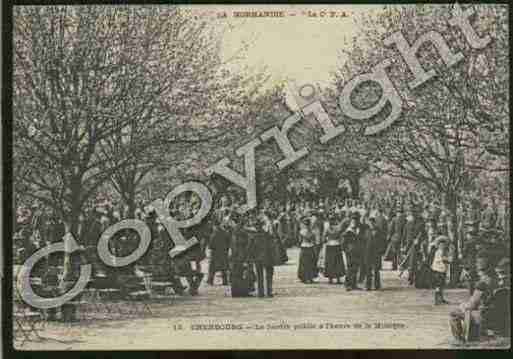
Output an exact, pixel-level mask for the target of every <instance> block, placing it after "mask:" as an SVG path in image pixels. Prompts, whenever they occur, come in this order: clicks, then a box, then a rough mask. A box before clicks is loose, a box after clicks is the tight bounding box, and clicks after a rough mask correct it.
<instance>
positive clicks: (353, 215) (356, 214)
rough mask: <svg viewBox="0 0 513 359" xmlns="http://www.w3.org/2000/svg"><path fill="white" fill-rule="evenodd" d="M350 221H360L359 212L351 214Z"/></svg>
mask: <svg viewBox="0 0 513 359" xmlns="http://www.w3.org/2000/svg"><path fill="white" fill-rule="evenodd" d="M351 219H360V212H353V213H351Z"/></svg>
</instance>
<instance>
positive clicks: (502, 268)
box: [495, 257, 511, 274]
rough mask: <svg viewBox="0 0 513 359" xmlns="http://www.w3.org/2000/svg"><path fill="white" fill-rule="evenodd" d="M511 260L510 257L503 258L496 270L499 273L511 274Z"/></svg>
mask: <svg viewBox="0 0 513 359" xmlns="http://www.w3.org/2000/svg"><path fill="white" fill-rule="evenodd" d="M510 268H511V267H510V259H509V258H508V257H504V258H502V259H501V260H500V261H499V263H497V265H496V266H495V270H496V271H497V272H498V273H502V274H510V272H511V271H510Z"/></svg>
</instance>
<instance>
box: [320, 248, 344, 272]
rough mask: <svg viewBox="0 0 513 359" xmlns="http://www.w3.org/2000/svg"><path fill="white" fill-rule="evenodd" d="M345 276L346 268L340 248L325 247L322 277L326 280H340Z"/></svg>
mask: <svg viewBox="0 0 513 359" xmlns="http://www.w3.org/2000/svg"><path fill="white" fill-rule="evenodd" d="M345 274H346V266H345V263H344V256H343V255H342V248H341V247H340V246H326V265H325V269H324V276H325V277H327V278H340V277H343V276H344V275H345Z"/></svg>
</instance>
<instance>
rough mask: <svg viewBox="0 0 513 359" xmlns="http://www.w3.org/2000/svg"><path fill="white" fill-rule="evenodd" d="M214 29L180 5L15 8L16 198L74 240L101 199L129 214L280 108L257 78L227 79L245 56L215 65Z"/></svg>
mask: <svg viewBox="0 0 513 359" xmlns="http://www.w3.org/2000/svg"><path fill="white" fill-rule="evenodd" d="M222 31H229V28H228V27H223V28H219V27H218V28H213V27H212V26H211V25H210V24H208V23H207V22H205V21H202V20H198V19H194V18H192V17H191V16H190V15H189V14H187V13H185V12H183V11H182V10H180V8H179V7H155V6H138V7H128V6H112V7H110V6H81V7H65V6H49V7H16V8H15V9H14V31H13V36H14V78H13V85H14V86H13V87H14V89H13V91H14V94H13V95H14V96H13V117H14V118H13V130H14V134H13V140H14V141H13V142H14V149H13V156H14V158H13V167H14V168H13V170H14V171H13V172H14V177H15V178H14V181H13V182H14V184H15V187H16V188H14V193H15V194H16V198H17V199H18V200H20V199H21V200H25V199H27V198H28V199H29V200H37V201H39V202H41V203H42V204H43V205H44V206H45V207H47V208H50V209H52V210H53V212H54V213H55V214H56V215H57V216H58V217H59V218H60V219H61V220H62V221H63V223H64V225H65V228H66V232H67V233H71V234H72V235H73V236H74V237H75V238H76V234H77V230H78V223H79V216H80V215H81V214H83V213H84V211H85V209H86V208H87V207H88V206H89V205H91V202H94V201H95V198H96V196H97V194H98V193H99V192H100V191H103V190H105V189H106V188H107V191H108V192H109V191H110V192H111V193H112V192H115V193H116V194H117V195H118V196H119V198H120V199H121V200H122V202H123V203H124V204H125V205H127V206H128V208H129V213H130V216H134V211H135V202H136V197H137V194H138V192H139V191H140V190H141V189H143V188H144V184H146V185H148V183H153V184H154V185H157V186H158V187H159V186H160V187H161V188H164V191H168V190H170V189H171V188H170V187H169V186H167V185H165V184H164V185H163V182H164V183H165V182H169V178H166V177H162V176H163V175H164V176H165V175H168V174H169V173H170V171H171V170H173V169H175V170H176V168H180V165H182V166H183V164H186V165H190V164H191V163H190V161H189V160H190V158H201V159H202V160H207V159H209V158H213V157H215V156H218V155H222V152H223V151H226V150H227V149H226V145H227V143H228V142H229V141H230V140H231V139H234V138H238V137H239V136H240V134H241V132H245V131H246V130H247V129H248V128H251V126H255V121H257V118H256V117H255V114H256V113H258V112H260V111H261V110H262V109H265V108H271V107H272V106H274V103H275V102H279V101H281V100H280V94H281V91H280V89H279V88H271V89H267V90H265V89H264V87H263V86H264V85H265V84H266V81H267V76H266V75H265V73H262V72H259V73H251V72H249V71H245V72H243V71H241V72H240V73H235V72H234V71H230V70H229V66H228V65H231V64H232V62H236V61H238V60H239V59H240V57H241V56H243V54H244V50H245V49H244V48H243V47H241V49H240V50H239V51H238V52H236V53H235V54H233V57H231V58H229V59H223V58H222V57H221V53H220V49H221V40H222ZM243 74H244V75H243ZM182 169H183V168H182ZM188 170H190V169H184V171H181V172H180V171H178V173H175V174H177V175H182V176H183V175H185V174H187V171H188ZM189 173H190V171H189ZM156 192H157V191H156ZM113 194H114V193H113ZM161 194H165V193H161ZM14 205H15V207H16V203H15V204H14Z"/></svg>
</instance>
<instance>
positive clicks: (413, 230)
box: [14, 193, 510, 337]
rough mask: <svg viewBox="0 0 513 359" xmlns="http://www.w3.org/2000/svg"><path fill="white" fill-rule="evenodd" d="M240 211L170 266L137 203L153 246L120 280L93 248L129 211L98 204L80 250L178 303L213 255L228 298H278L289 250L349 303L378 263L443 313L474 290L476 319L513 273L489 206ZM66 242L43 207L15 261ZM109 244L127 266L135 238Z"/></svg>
mask: <svg viewBox="0 0 513 359" xmlns="http://www.w3.org/2000/svg"><path fill="white" fill-rule="evenodd" d="M243 203H244V200H243V199H242V198H237V197H236V196H233V195H232V196H230V195H225V196H221V198H220V200H219V203H218V204H217V206H216V208H215V209H214V210H213V211H211V213H210V214H209V216H208V217H207V218H206V220H204V221H202V222H201V223H200V224H199V225H196V226H194V227H191V228H187V229H185V230H184V234H185V237H186V238H190V237H192V236H194V237H196V238H197V239H198V240H199V245H197V246H194V247H193V249H192V250H191V251H189V252H187V253H186V255H184V256H181V257H179V258H174V259H171V257H170V256H169V254H168V252H169V250H171V249H172V246H173V242H172V241H171V239H170V237H169V235H168V233H167V231H166V230H165V229H164V226H163V225H162V224H161V223H160V222H161V218H159V216H158V215H157V213H156V211H155V210H154V208H152V207H151V206H144V205H143V203H140V204H139V205H138V206H137V209H136V210H135V213H134V215H135V217H136V218H139V219H142V220H144V221H146V223H147V224H148V227H149V228H150V231H151V236H152V241H151V244H150V248H149V249H148V251H147V252H146V254H145V255H144V256H143V257H142V258H140V259H139V260H138V261H137V262H135V263H134V264H132V265H131V266H127V267H124V268H111V267H107V266H105V265H103V264H102V263H101V261H100V260H99V259H98V257H97V254H96V244H97V241H98V239H99V237H100V235H101V233H102V232H103V231H104V230H105V229H106V228H107V227H108V226H109V225H111V224H113V223H115V222H117V221H119V220H121V219H124V218H126V217H128V216H129V215H128V212H129V211H128V209H127V208H126V207H120V206H117V205H115V204H111V203H107V204H102V205H101V206H96V207H93V208H92V209H91V210H90V211H89V213H88V214H87V215H85V216H80V219H79V224H78V226H77V229H76V236H75V237H76V238H77V239H78V242H79V243H80V244H82V245H83V247H84V251H83V253H82V254H81V256H80V257H81V258H82V260H84V258H85V260H87V261H89V262H91V263H93V269H94V273H95V275H104V276H109V277H118V278H123V275H128V274H129V273H138V272H150V273H151V274H152V275H153V276H154V277H156V278H157V277H163V278H166V279H167V280H168V281H171V282H172V287H173V290H174V291H175V292H176V293H177V294H183V293H184V291H185V290H186V289H188V292H189V293H190V294H191V295H196V294H198V288H199V286H200V284H201V282H202V280H203V277H204V274H203V270H202V261H203V260H204V259H205V258H206V257H207V249H208V250H209V251H208V252H209V254H210V260H209V267H208V277H207V280H206V282H207V284H209V285H214V284H215V280H216V274H217V273H220V274H221V278H222V285H229V286H231V294H232V296H234V297H244V296H252V295H256V296H258V297H264V296H268V297H272V296H273V276H274V267H275V266H277V265H282V264H284V263H286V262H287V261H288V256H287V248H290V247H298V248H299V262H298V264H297V277H298V279H299V280H300V281H301V282H302V283H304V284H311V283H315V282H319V281H321V280H322V281H324V280H326V281H327V283H329V284H339V285H343V286H344V287H345V289H346V290H347V291H352V290H359V289H365V290H380V289H381V288H382V286H383V283H382V281H381V274H380V272H381V270H382V263H383V261H390V262H391V267H392V270H398V272H399V275H400V276H404V273H406V272H407V273H408V275H407V280H408V282H409V284H410V285H413V286H415V287H417V288H432V289H433V292H434V304H435V305H441V304H445V303H447V301H446V299H445V297H444V287H445V286H446V285H447V284H448V283H449V282H450V283H451V284H452V285H458V286H459V285H465V286H467V287H468V291H469V296H470V297H471V300H470V304H469V303H467V304H466V306H465V308H467V309H468V310H471V311H472V310H474V311H476V310H477V311H479V310H480V308H481V307H483V308H486V307H487V305H486V303H485V302H486V301H487V298H492V297H493V296H492V295H491V293H493V291H495V290H497V289H500V288H502V287H504V285H506V284H508V285H509V282H508V281H507V280H506V281H505V280H504V275H503V276H502V277H501V278H502V279H501V281H497V278H498V277H497V275H496V274H494V273H495V272H494V271H495V270H497V273H505V269H504V268H506V267H508V269H507V271H506V272H508V273H509V245H510V239H509V222H508V218H507V217H509V212H508V211H507V208H506V212H505V211H502V212H503V213H502V214H501V213H499V210H498V205H497V202H496V201H495V200H494V199H493V198H492V199H489V200H488V201H487V202H486V203H480V202H479V201H477V200H475V199H474V200H472V199H471V200H469V201H466V202H465V201H463V202H462V203H461V205H460V207H459V208H457V210H456V211H455V212H454V211H453V212H451V211H450V210H449V209H448V208H447V206H445V205H444V203H443V201H440V200H438V199H436V198H428V197H427V196H422V195H418V194H416V193H407V194H398V193H396V194H394V193H385V194H381V195H378V194H374V195H371V196H368V197H367V198H364V199H363V198H359V199H354V198H347V197H346V198H344V196H338V197H337V196H335V197H334V198H332V197H326V198H318V199H314V200H309V201H307V200H300V199H297V198H295V197H294V198H293V199H289V200H287V201H285V202H277V201H272V200H271V199H270V198H268V199H266V200H264V201H263V203H262V204H261V205H260V207H259V208H257V209H254V210H251V211H249V212H246V213H244V214H240V213H239V211H238V208H239V207H240V206H242V205H243ZM199 207H200V202H199V199H198V198H195V197H194V196H190V197H184V198H181V200H179V201H176V203H173V205H172V206H171V208H170V215H171V216H173V217H174V218H176V219H184V218H190V217H191V216H193V215H194V213H195V212H196V211H197V210H198V209H199ZM64 232H65V226H64V224H63V223H62V221H60V220H59V218H58V217H57V216H55V215H52V214H51V212H48V211H45V210H44V209H43V208H42V207H41V206H39V205H37V204H34V205H33V206H32V208H30V209H27V208H25V209H20V210H19V211H18V216H17V225H16V234H15V237H14V238H15V241H14V244H15V253H14V254H15V261H18V262H20V263H21V262H23V260H24V259H26V258H28V257H29V256H30V255H31V254H32V253H34V252H35V251H36V250H37V249H38V248H41V247H42V246H44V245H45V243H51V242H56V241H60V240H62V237H63V235H64ZM111 242H112V249H111V250H112V252H113V253H114V254H115V255H116V256H118V257H122V256H126V255H129V254H130V253H132V252H133V251H134V250H135V249H136V247H137V245H138V237H137V235H136V233H135V232H131V231H130V230H123V231H120V232H118V233H117V234H116V236H115V238H114V239H113V240H112V241H111ZM61 261H62V255H61V257H59V255H58V254H56V255H52V256H50V257H49V258H48V259H47V261H46V262H45V263H42V264H41V265H39V266H38V268H36V269H35V271H36V272H37V271H39V272H38V273H35V275H41V276H42V277H45V275H46V274H48V273H55V270H52V268H55V267H59V266H62V262H61ZM448 275H449V277H450V278H448ZM53 277H55V276H53ZM405 277H406V276H405ZM324 278H325V279H324ZM448 279H450V281H449V280H448ZM183 280H185V281H186V284H184V283H183ZM498 283H502V287H500V286H498ZM362 287H364V288H362ZM485 292H486V294H483V293H485ZM508 293H509V292H508ZM476 296H477V297H476ZM462 313H463V314H462ZM464 313H465V310H463V311H462V310H460V311H456V312H453V313H451V326H452V328H453V329H454V330H453V332H454V333H456V334H455V336H456V337H461V330H460V329H461V323H460V321H461V320H462V315H464ZM474 321H479V319H476V318H474ZM458 333H460V334H458Z"/></svg>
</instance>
